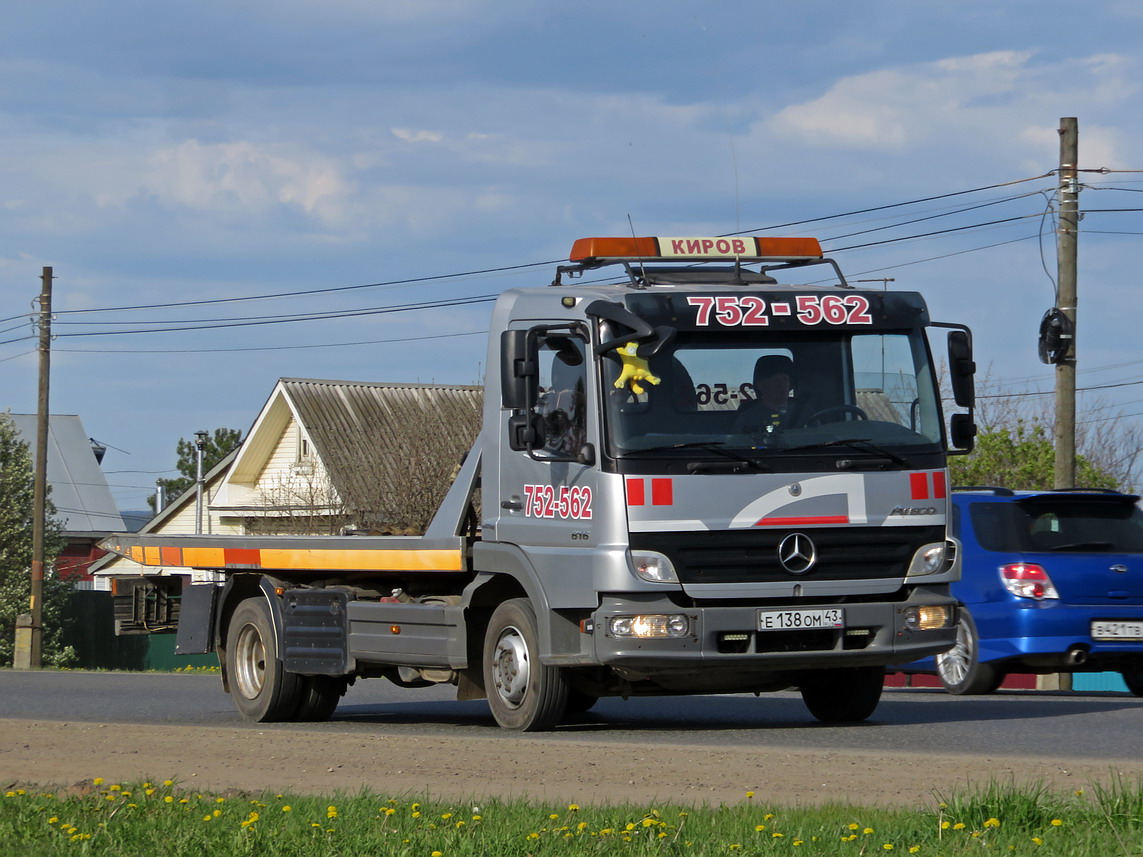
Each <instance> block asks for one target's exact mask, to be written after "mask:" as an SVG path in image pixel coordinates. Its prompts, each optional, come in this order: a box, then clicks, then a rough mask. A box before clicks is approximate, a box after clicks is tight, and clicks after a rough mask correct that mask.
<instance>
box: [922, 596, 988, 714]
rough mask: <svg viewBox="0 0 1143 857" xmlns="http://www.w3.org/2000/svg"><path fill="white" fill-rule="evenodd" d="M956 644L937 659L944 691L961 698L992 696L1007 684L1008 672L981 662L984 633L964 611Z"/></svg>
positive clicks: (938, 671)
mask: <svg viewBox="0 0 1143 857" xmlns="http://www.w3.org/2000/svg"><path fill="white" fill-rule="evenodd" d="M959 612H960V621H959V622H958V623H957V629H956V645H954V646H953V647H952V648H951V649H949V650H948V651H947V652H943V653H942V654H939V655H937V656H936V663H937V677H938V678H939V679H940V680H941V684H942V685H943V686H944V689H945V690H946V691H948V692H949V693H953V694H956V695H957V696H975V695H977V694H982V693H992V691H994V690H996V688H998V687H1000V685H1001V683H1002V682H1003V681H1004V673H1003V671H1001V670H998V669H997V668H996V667H994V666H992V665H991V664H982V663H981V662H980V634H978V633H977V630H976V623H975V622H974V621H972V615H971V614H970V613H969V612H968V610H966V609H965V608H964V607H961V608H960V611H959Z"/></svg>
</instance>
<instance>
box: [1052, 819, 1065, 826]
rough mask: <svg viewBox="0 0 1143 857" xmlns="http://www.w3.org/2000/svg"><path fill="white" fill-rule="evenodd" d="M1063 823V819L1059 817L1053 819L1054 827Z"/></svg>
mask: <svg viewBox="0 0 1143 857" xmlns="http://www.w3.org/2000/svg"><path fill="white" fill-rule="evenodd" d="M1062 825H1063V821H1061V820H1060V819H1058V818H1053V819H1052V827H1060V826H1062Z"/></svg>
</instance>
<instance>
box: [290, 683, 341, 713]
mask: <svg viewBox="0 0 1143 857" xmlns="http://www.w3.org/2000/svg"><path fill="white" fill-rule="evenodd" d="M346 687H348V682H347V681H346V680H345V679H344V678H341V677H338V676H328V675H310V676H301V701H300V702H299V703H298V708H297V710H296V711H295V712H294V714H293V716H292V717H291V718H290V719H291V720H295V721H297V722H298V723H320V722H321V721H323V720H329V718H330V716H331V715H332V714H333V712H334V710H335V709H336V708H337V704H338V703H339V702H341V697H342V696H344V695H345V689H346Z"/></svg>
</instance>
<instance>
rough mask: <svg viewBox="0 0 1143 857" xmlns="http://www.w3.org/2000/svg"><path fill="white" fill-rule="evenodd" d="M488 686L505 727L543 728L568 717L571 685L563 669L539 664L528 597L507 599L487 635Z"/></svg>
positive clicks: (494, 712)
mask: <svg viewBox="0 0 1143 857" xmlns="http://www.w3.org/2000/svg"><path fill="white" fill-rule="evenodd" d="M484 687H485V689H486V691H487V693H488V707H489V708H490V709H491V710H492V716H493V717H495V718H496V722H497V723H499V724H500V725H501V726H502V727H503V728H505V729H514V730H516V731H519V732H542V731H545V730H547V729H551V728H552V727H553V726H555V725H556V724H557V723H559V721H560V719H561V718H562V717H563V716H564V712H565V710H566V709H567V704H568V686H567V683H566V682H565V681H564V678H563V675H562V673H561V672H560V670H559V668H558V667H550V666H545V665H544V664H542V663H540V654H539V634H538V633H537V629H536V614H535V612H534V611H533V609H532V605H531V603H530V602H529V601H528V599H526V598H513V599H512V600H510V601H505V602H504V603H503V604H501V605H500V606H499V607H497V608H496V610H495V611H494V612H493V613H492V618H491V620H490V621H489V623H488V631H487V633H486V634H485V636H484Z"/></svg>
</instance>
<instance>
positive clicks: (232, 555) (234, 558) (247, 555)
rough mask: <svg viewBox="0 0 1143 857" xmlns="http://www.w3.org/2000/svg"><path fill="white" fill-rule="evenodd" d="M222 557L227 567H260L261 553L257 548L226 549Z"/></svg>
mask: <svg viewBox="0 0 1143 857" xmlns="http://www.w3.org/2000/svg"><path fill="white" fill-rule="evenodd" d="M222 556H223V561H224V562H225V563H226V564H227V565H253V566H256V567H261V565H262V551H261V550H259V549H258V548H226V550H225V551H223V554H222Z"/></svg>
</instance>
